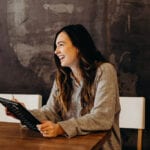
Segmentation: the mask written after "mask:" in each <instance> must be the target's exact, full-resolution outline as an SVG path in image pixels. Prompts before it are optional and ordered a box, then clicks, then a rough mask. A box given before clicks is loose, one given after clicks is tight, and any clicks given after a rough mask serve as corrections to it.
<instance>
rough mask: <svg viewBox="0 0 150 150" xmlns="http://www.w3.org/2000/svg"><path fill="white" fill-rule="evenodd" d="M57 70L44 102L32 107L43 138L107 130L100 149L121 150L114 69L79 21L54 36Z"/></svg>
mask: <svg viewBox="0 0 150 150" xmlns="http://www.w3.org/2000/svg"><path fill="white" fill-rule="evenodd" d="M54 58H55V63H56V66H57V72H56V77H55V81H54V84H53V88H52V90H51V94H50V97H49V99H48V101H47V104H46V105H44V106H43V107H42V108H40V109H35V110H31V113H32V114H33V115H35V116H36V117H37V118H38V119H39V120H40V121H41V122H42V123H41V124H39V125H37V127H38V129H39V131H40V132H41V134H42V135H43V136H44V137H56V136H58V135H65V136H68V137H70V138H71V137H74V136H77V135H86V134H90V133H93V132H96V131H106V130H110V131H111V134H110V137H108V139H107V140H106V141H105V143H104V144H103V146H102V147H103V148H102V149H103V150H112V149H116V150H121V141H120V130H119V112H120V103H119V91H118V81H117V75H116V71H115V69H114V67H113V65H111V64H110V63H108V62H107V61H106V60H105V58H104V57H103V56H102V55H101V53H100V52H99V51H98V50H97V49H96V47H95V44H94V42H93V40H92V37H91V36H90V34H89V33H88V31H87V30H86V28H85V27H84V26H82V25H80V24H77V25H68V26H65V27H63V28H62V29H61V30H60V31H58V32H57V34H56V36H55V39H54Z"/></svg>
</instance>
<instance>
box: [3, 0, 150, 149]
mask: <svg viewBox="0 0 150 150" xmlns="http://www.w3.org/2000/svg"><path fill="white" fill-rule="evenodd" d="M149 16H150V1H149V0H86V1H84V0H82V1H81V0H0V33H1V34H0V68H1V70H0V93H40V94H42V96H43V103H45V102H46V100H47V98H48V95H49V92H50V89H51V86H52V82H53V79H54V72H55V70H56V67H55V64H54V61H53V40H54V36H55V33H56V32H57V30H59V29H60V28H61V27H63V26H64V25H67V24H77V23H80V24H83V25H84V26H85V27H86V28H87V29H88V30H89V32H90V33H91V35H92V37H93V39H94V41H95V43H96V46H97V48H98V49H99V50H100V51H101V52H102V53H103V54H104V55H105V56H106V57H107V58H108V59H109V60H110V61H111V62H112V63H113V64H114V65H115V66H116V69H117V71H118V78H119V86H120V95H121V96H145V97H146V101H147V102H146V104H147V110H146V115H147V116H146V125H147V129H146V130H145V131H144V143H143V144H144V145H143V148H144V150H146V149H148V147H150V145H149V143H150V142H149V141H148V139H150V138H149V137H150V133H149V132H150V131H149V126H150V118H149V117H150V116H149V114H150V110H149V107H150V94H149V93H150V78H149V77H150V67H149V65H150V59H149V56H150V50H149V49H150V18H149ZM122 134H123V138H124V139H125V141H126V143H125V145H126V146H128V147H130V148H131V149H132V150H133V149H134V148H135V145H136V143H135V142H136V132H135V131H122ZM132 145H133V147H132Z"/></svg>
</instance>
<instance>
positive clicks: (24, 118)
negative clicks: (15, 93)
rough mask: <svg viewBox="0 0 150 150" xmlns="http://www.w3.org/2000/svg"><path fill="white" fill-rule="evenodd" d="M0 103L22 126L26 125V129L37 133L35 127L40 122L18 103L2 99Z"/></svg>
mask: <svg viewBox="0 0 150 150" xmlns="http://www.w3.org/2000/svg"><path fill="white" fill-rule="evenodd" d="M0 103H1V104H2V105H3V106H5V107H7V109H8V111H10V112H11V113H12V114H13V115H14V116H15V117H16V118H18V119H19V120H20V121H21V123H22V124H23V125H26V126H27V127H28V128H30V129H32V130H34V131H38V129H37V127H36V125H37V124H41V122H40V121H39V120H38V119H36V118H35V117H34V116H33V115H32V114H31V113H30V112H29V111H28V110H27V109H26V108H25V107H23V106H22V105H21V104H20V103H18V102H15V101H11V100H9V99H6V98H2V97H0Z"/></svg>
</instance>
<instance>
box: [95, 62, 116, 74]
mask: <svg viewBox="0 0 150 150" xmlns="http://www.w3.org/2000/svg"><path fill="white" fill-rule="evenodd" d="M108 70H112V71H115V70H116V69H115V66H114V65H113V64H111V63H109V62H104V63H99V64H98V72H99V71H108Z"/></svg>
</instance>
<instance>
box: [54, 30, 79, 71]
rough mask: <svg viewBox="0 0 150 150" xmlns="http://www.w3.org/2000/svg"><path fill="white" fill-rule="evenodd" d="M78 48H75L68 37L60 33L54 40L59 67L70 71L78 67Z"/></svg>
mask: <svg viewBox="0 0 150 150" xmlns="http://www.w3.org/2000/svg"><path fill="white" fill-rule="evenodd" d="M78 53H79V51H78V48H76V47H75V46H74V45H73V44H72V41H71V40H70V38H69V36H68V35H67V33H65V32H61V33H60V34H59V35H58V36H57V39H56V49H55V54H56V55H57V57H58V58H59V59H60V63H61V66H63V67H69V68H71V69H73V68H76V67H78V61H79V60H78Z"/></svg>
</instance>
